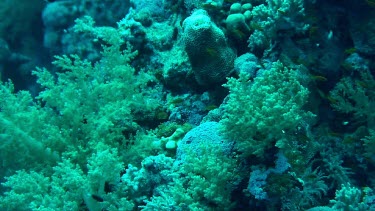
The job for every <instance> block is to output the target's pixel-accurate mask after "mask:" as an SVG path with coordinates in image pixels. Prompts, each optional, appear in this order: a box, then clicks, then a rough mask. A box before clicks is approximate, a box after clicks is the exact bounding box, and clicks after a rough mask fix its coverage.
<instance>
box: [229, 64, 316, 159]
mask: <svg viewBox="0 0 375 211" xmlns="http://www.w3.org/2000/svg"><path fill="white" fill-rule="evenodd" d="M300 74H301V72H300V71H299V70H298V69H290V68H287V67H286V66H284V65H283V64H282V63H281V62H280V61H278V62H274V63H273V64H272V67H271V68H269V69H266V70H263V71H262V72H261V73H260V75H259V76H258V77H256V78H255V79H254V81H251V80H249V78H248V76H247V75H245V74H241V75H240V78H239V79H234V78H230V79H229V80H228V83H227V84H226V85H225V86H226V87H228V88H229V91H230V94H229V100H228V103H227V105H226V106H225V112H226V117H225V118H224V119H223V120H222V123H223V124H224V131H225V134H226V135H227V137H228V138H230V139H232V140H235V141H236V142H237V146H238V148H239V150H240V151H241V152H243V153H245V155H249V154H254V155H258V156H261V155H262V153H263V151H264V150H265V149H266V148H270V147H272V143H273V142H275V141H276V140H279V139H281V138H282V137H283V136H284V133H285V132H288V131H293V130H296V129H297V126H299V125H300V124H302V123H304V121H306V120H307V119H309V118H311V117H313V116H314V115H313V114H312V113H310V112H306V111H304V110H303V109H302V107H303V106H304V105H305V104H306V102H307V98H308V94H309V92H308V90H307V88H305V87H304V86H302V85H301V83H300V82H299V79H300V78H301V75H300Z"/></svg>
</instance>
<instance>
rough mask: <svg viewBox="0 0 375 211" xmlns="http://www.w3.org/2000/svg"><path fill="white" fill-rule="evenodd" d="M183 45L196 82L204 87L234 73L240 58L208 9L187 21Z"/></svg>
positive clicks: (200, 11)
mask: <svg viewBox="0 0 375 211" xmlns="http://www.w3.org/2000/svg"><path fill="white" fill-rule="evenodd" d="M183 42H184V45H185V51H186V52H187V54H188V57H189V60H190V63H191V66H192V69H193V73H194V75H195V79H196V80H197V82H198V83H199V84H200V85H212V84H218V83H220V82H223V81H224V80H225V78H226V77H227V76H228V75H229V74H230V73H231V72H232V71H233V64H234V59H235V58H236V55H235V53H234V51H233V50H232V49H231V48H230V47H229V46H228V44H227V41H226V38H225V35H224V33H223V31H222V30H221V29H220V28H219V27H217V26H216V25H215V23H213V22H212V21H211V19H210V17H209V16H208V14H207V12H206V11H205V10H196V11H194V12H193V13H192V15H191V16H189V17H187V18H186V19H185V21H184V22H183Z"/></svg>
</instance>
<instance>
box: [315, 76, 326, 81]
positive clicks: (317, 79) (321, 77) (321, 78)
mask: <svg viewBox="0 0 375 211" xmlns="http://www.w3.org/2000/svg"><path fill="white" fill-rule="evenodd" d="M311 79H313V80H315V81H327V80H328V79H327V78H326V77H324V76H321V75H312V76H311Z"/></svg>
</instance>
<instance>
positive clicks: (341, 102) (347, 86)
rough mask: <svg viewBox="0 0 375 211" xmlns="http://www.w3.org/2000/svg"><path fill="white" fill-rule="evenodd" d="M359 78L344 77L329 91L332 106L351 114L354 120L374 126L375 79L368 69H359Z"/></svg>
mask: <svg viewBox="0 0 375 211" xmlns="http://www.w3.org/2000/svg"><path fill="white" fill-rule="evenodd" d="M358 72H359V78H353V77H352V76H348V77H344V78H342V79H341V80H340V82H338V83H337V84H336V86H335V88H334V89H333V90H332V91H331V92H330V95H331V96H330V97H331V101H332V107H333V108H334V109H335V110H337V111H339V112H342V113H346V114H353V116H354V120H355V121H359V122H361V123H362V124H365V125H366V124H367V126H368V127H374V126H375V80H374V77H373V76H372V74H371V72H370V71H369V70H368V69H363V70H359V71H358Z"/></svg>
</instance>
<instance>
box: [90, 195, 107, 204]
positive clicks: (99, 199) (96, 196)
mask: <svg viewBox="0 0 375 211" xmlns="http://www.w3.org/2000/svg"><path fill="white" fill-rule="evenodd" d="M91 197H92V198H93V199H95V201H98V202H103V201H104V199H103V198H102V197H100V196H98V195H96V194H92V195H91Z"/></svg>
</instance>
